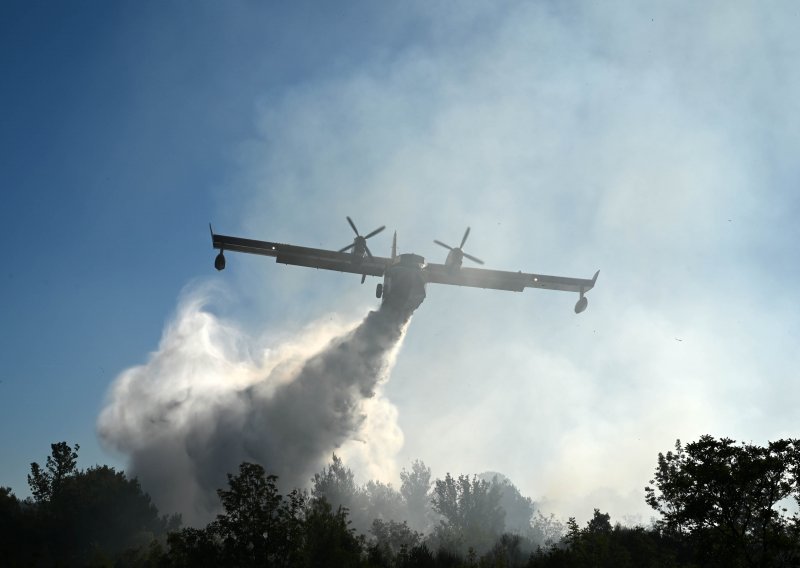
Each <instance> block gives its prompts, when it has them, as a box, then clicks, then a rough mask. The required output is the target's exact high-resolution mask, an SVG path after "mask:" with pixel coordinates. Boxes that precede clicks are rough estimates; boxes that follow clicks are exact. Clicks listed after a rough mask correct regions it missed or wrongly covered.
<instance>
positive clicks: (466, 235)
mask: <svg viewBox="0 0 800 568" xmlns="http://www.w3.org/2000/svg"><path fill="white" fill-rule="evenodd" d="M468 236H469V227H467V230H466V231H464V237H463V238H462V239H461V244H460V245H459V246H457V247H451V246H450V245H448V244H445V243H443V242H442V241H437V240H436V239H434V240H433V242H434V243H436V244H437V245H439V246H441V247H444V248H446V249H447V250H457V251H458V252H459V253H461V255H462V256H465V257H467V258H468V259H470V260H471V261H472V262H477V263H478V264H483V261H482V260H481V259H480V258H476V257H474V256H472V255H471V254H467V253H465V252H464V251H463V250H462V249H463V248H464V243H466V242H467V237H468Z"/></svg>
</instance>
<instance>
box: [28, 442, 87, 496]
mask: <svg viewBox="0 0 800 568" xmlns="http://www.w3.org/2000/svg"><path fill="white" fill-rule="evenodd" d="M79 449H80V446H79V445H78V444H75V448H70V447H69V444H67V443H66V442H58V443H56V444H50V450H51V454H50V455H49V456H47V464H46V467H45V469H42V468H41V467H40V466H39V464H38V463H36V462H33V463H32V464H31V472H30V474H28V485H29V486H30V488H31V494H32V495H33V498H34V499H35V500H36V502H37V503H42V502H47V501H50V500H51V499H53V497H54V496H56V495H57V494H58V492H59V491H60V489H61V487H62V485H63V483H64V481H65V480H66V479H68V478H69V477H72V476H74V475H75V474H77V473H78V468H77V464H78V450H79Z"/></svg>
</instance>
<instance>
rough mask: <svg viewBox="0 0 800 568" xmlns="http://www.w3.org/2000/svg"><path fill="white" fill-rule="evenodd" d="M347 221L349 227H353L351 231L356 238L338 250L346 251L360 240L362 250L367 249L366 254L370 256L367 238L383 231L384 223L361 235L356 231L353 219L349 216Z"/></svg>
mask: <svg viewBox="0 0 800 568" xmlns="http://www.w3.org/2000/svg"><path fill="white" fill-rule="evenodd" d="M347 222H348V223H349V224H350V227H351V228H352V229H353V232H354V233H355V234H356V238H355V239H353V242H352V243H351V244H349V245H347V246H346V247H344V248H341V249H339V252H345V251H348V250H350V249H351V248H353V247H355V246H356V245H357V244H358V243H359V242H360V243H362V244H363V245H364V250H365V251H367V254H368V255H369V257H370V258H372V252H371V251H370V250H369V247H368V246H367V239H368V238H370V237H374V236H375V235H377V234H378V233H380V232H381V231H383V230H384V229H385V228H386V225H382V226H380V227H378V228H377V229H375V230H374V231H372V232H371V233H367V234H366V235H364V236H361V234H359V232H358V228H357V227H356V224H355V223H353V220H352V219H351V218H350V217H348V218H347Z"/></svg>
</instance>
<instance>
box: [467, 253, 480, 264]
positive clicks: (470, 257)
mask: <svg viewBox="0 0 800 568" xmlns="http://www.w3.org/2000/svg"><path fill="white" fill-rule="evenodd" d="M464 256H466V257H467V258H468V259H470V260H471V261H472V262H477V263H478V264H483V261H482V260H481V259H480V258H475V257H474V256H472V255H471V254H467V253H464Z"/></svg>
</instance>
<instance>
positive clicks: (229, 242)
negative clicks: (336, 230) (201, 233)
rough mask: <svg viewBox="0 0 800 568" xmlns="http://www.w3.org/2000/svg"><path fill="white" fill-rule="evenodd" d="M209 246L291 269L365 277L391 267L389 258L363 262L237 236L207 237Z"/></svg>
mask: <svg viewBox="0 0 800 568" xmlns="http://www.w3.org/2000/svg"><path fill="white" fill-rule="evenodd" d="M211 241H212V246H213V247H214V248H215V249H219V250H220V251H226V252H227V251H235V252H246V253H250V254H260V255H263V256H273V257H275V262H280V263H282V264H292V265H295V266H308V267H310V268H321V269H323V270H336V271H338V272H351V273H353V274H366V275H368V276H383V273H384V272H385V270H386V267H387V266H389V264H391V259H388V258H383V257H380V256H373V257H369V256H366V257H364V258H363V259H361V258H357V257H354V256H353V255H352V254H350V253H346V252H338V251H335V250H325V249H318V248H309V247H299V246H295V245H287V244H283V243H271V242H268V241H255V240H252V239H243V238H241V237H229V236H226V235H217V234H214V233H213V232H212V234H211Z"/></svg>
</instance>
